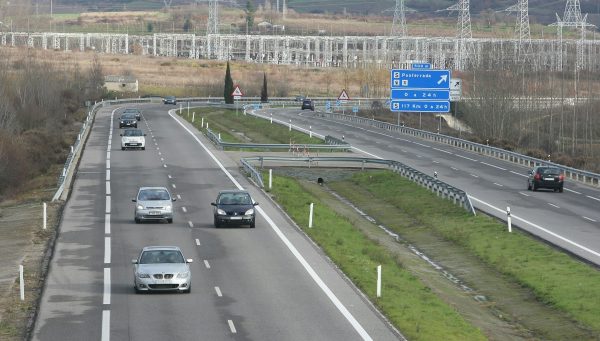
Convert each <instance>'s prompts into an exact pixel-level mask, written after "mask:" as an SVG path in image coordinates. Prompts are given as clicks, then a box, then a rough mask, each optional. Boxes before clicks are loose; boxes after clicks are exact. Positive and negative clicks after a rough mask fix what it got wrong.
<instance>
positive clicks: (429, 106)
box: [390, 100, 450, 112]
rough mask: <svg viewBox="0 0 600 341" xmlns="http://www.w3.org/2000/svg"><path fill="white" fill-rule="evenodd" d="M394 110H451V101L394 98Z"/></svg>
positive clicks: (392, 107)
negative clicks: (401, 99) (399, 99)
mask: <svg viewBox="0 0 600 341" xmlns="http://www.w3.org/2000/svg"><path fill="white" fill-rule="evenodd" d="M390 109H391V110H392V111H406V112H449V111H450V102H449V101H398V100H392V103H391V105H390Z"/></svg>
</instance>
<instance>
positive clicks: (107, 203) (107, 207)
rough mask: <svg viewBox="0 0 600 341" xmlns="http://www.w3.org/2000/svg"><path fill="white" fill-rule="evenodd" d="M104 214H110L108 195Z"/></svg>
mask: <svg viewBox="0 0 600 341" xmlns="http://www.w3.org/2000/svg"><path fill="white" fill-rule="evenodd" d="M104 213H110V195H107V196H106V211H104Z"/></svg>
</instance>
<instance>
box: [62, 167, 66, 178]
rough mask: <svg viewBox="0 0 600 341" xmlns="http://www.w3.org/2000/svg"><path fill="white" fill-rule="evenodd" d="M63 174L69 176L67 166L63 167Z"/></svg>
mask: <svg viewBox="0 0 600 341" xmlns="http://www.w3.org/2000/svg"><path fill="white" fill-rule="evenodd" d="M62 176H63V177H64V176H67V169H66V168H63V173H62Z"/></svg>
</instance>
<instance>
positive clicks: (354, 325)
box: [169, 110, 381, 341]
mask: <svg viewBox="0 0 600 341" xmlns="http://www.w3.org/2000/svg"><path fill="white" fill-rule="evenodd" d="M173 112H174V110H171V111H169V116H171V118H173V119H174V120H175V122H177V123H178V124H179V125H180V126H181V127H182V128H183V129H184V130H185V131H187V132H188V134H190V136H191V137H192V138H193V139H194V140H195V141H196V142H197V143H198V144H199V145H200V146H201V147H202V149H204V151H205V152H206V153H207V154H208V155H209V156H210V157H211V159H213V161H214V162H215V163H216V164H217V165H218V166H219V168H221V171H222V172H223V173H224V174H225V175H226V176H227V178H229V180H230V181H231V182H232V183H233V184H234V185H235V186H236V187H237V188H238V189H240V190H241V189H243V188H244V187H242V185H240V183H239V182H238V181H237V180H236V179H235V178H234V177H233V175H231V173H229V171H227V169H225V166H223V164H222V163H221V162H220V161H219V159H217V157H216V156H215V154H213V153H212V152H211V151H210V150H209V149H208V148H207V147H206V146H205V145H204V143H202V141H200V139H199V138H198V137H197V136H196V135H194V132H192V131H191V130H190V129H189V128H188V127H186V126H185V125H184V124H183V123H181V121H180V120H179V119H178V118H177V117H175V116H174V114H173ZM352 149H353V150H358V151H361V152H364V151H362V150H361V149H359V148H355V147H352ZM365 154H368V155H372V156H373V157H374V158H377V159H381V157H380V156H377V155H374V154H371V153H366V152H365ZM256 210H257V211H258V213H259V214H260V215H261V216H262V217H264V219H265V220H266V221H267V223H268V224H269V226H270V227H271V229H272V230H273V231H274V232H275V234H277V236H278V237H279V239H280V240H281V241H282V242H283V244H284V245H285V246H286V247H287V248H288V249H289V250H290V252H291V253H292V254H293V255H294V257H295V258H296V260H298V262H299V263H300V264H301V265H302V267H303V268H304V270H306V272H307V273H308V275H309V276H310V277H311V278H312V279H313V280H314V281H315V283H316V284H317V286H318V287H319V288H320V289H321V290H322V291H323V292H324V293H325V295H326V296H327V297H328V298H329V300H330V301H331V303H332V304H333V305H334V306H335V307H336V308H337V309H338V311H339V312H340V313H341V314H342V315H343V316H344V317H345V318H346V320H347V321H348V322H349V323H350V324H351V325H352V328H354V330H355V331H356V332H357V333H358V334H359V335H360V337H361V338H362V339H363V340H368V341H371V340H373V338H372V337H371V336H370V335H369V334H368V333H367V331H366V330H365V329H364V328H363V326H362V325H361V324H360V323H359V322H358V321H357V320H356V318H355V317H354V316H353V315H352V313H350V311H348V308H346V307H345V306H344V304H343V303H342V302H341V301H340V299H339V298H337V296H336V295H335V294H334V293H333V291H331V289H330V288H329V287H328V286H327V284H325V282H323V279H321V277H320V276H319V275H318V274H317V273H316V272H315V270H314V269H313V267H312V266H311V265H310V264H309V263H308V261H306V259H305V258H304V256H302V254H301V253H300V251H298V249H297V248H296V247H295V246H294V244H292V242H291V241H290V240H289V239H288V238H287V237H286V236H285V234H283V232H282V231H281V229H280V228H279V227H278V226H277V224H275V222H274V221H273V220H272V219H271V217H269V215H267V213H266V212H265V211H264V210H263V209H262V208H261V207H260V206H256ZM205 262H206V261H205ZM205 264H206V263H205Z"/></svg>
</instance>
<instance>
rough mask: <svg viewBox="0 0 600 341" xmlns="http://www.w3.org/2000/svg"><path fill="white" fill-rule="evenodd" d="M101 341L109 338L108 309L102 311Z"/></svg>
mask: <svg viewBox="0 0 600 341" xmlns="http://www.w3.org/2000/svg"><path fill="white" fill-rule="evenodd" d="M101 340H102V341H109V340H110V310H103V311H102V338H101Z"/></svg>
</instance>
